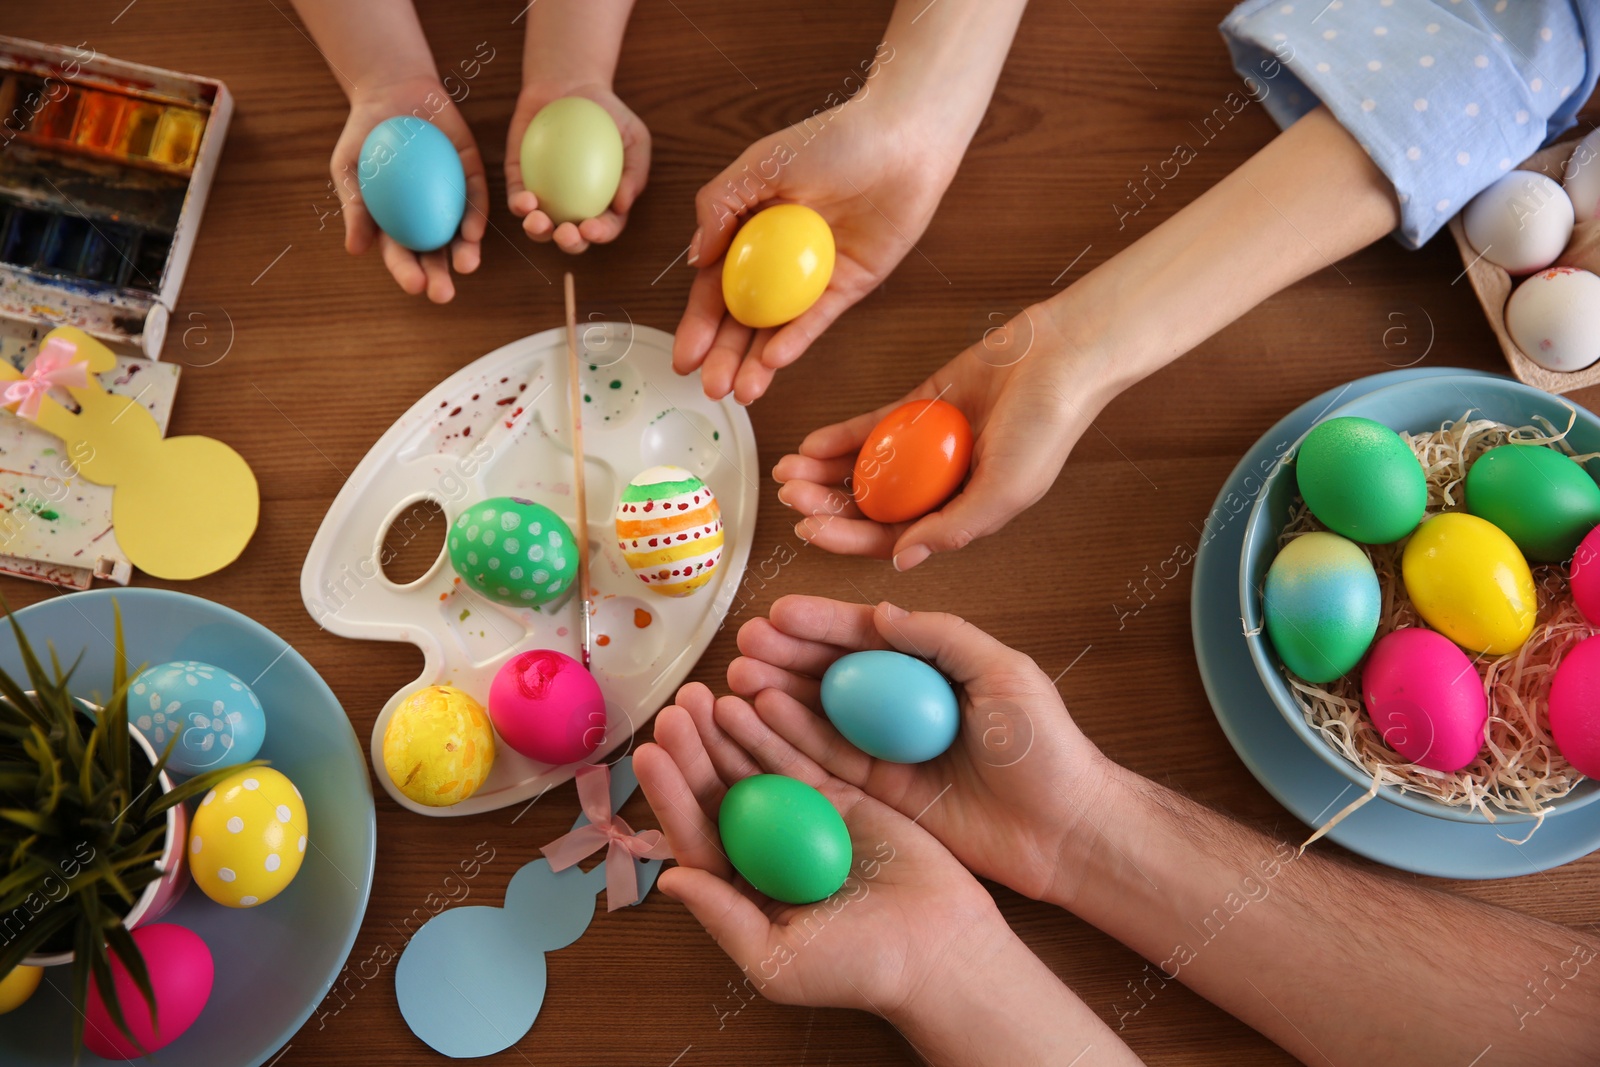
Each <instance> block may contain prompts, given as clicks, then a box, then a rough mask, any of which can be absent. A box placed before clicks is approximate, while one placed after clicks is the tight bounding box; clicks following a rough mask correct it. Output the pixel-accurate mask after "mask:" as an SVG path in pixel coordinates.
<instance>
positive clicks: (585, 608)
mask: <svg viewBox="0 0 1600 1067" xmlns="http://www.w3.org/2000/svg"><path fill="white" fill-rule="evenodd" d="M564 287H565V289H566V297H567V392H568V394H569V395H568V399H569V400H570V401H571V404H572V493H573V497H574V498H575V500H576V502H577V505H578V527H579V528H578V529H577V530H575V531H573V532H574V533H576V534H577V535H578V615H579V620H578V624H579V631H578V633H579V638H578V639H579V641H580V642H582V646H583V666H584V669H585V670H587V669H588V668H589V621H590V617H591V615H592V611H591V608H592V605H591V604H590V603H589V502H588V499H587V495H586V494H585V492H584V477H583V474H584V471H583V378H582V375H581V374H580V372H579V366H578V299H577V296H576V295H575V294H574V291H573V286H572V272H571V271H568V272H567V276H566V281H565V283H564Z"/></svg>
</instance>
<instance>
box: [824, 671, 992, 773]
mask: <svg viewBox="0 0 1600 1067" xmlns="http://www.w3.org/2000/svg"><path fill="white" fill-rule="evenodd" d="M822 710H823V712H824V713H826V714H827V716H828V719H829V721H830V722H832V723H833V725H834V726H836V727H838V729H839V732H840V733H841V734H843V735H844V736H845V740H847V741H849V742H850V743H851V744H852V745H854V746H856V747H857V748H859V749H860V750H861V751H863V752H865V753H866V754H867V755H869V756H875V757H877V758H878V759H881V760H888V761H890V762H892V763H923V762H925V761H927V760H931V759H933V758H934V757H936V756H939V755H942V754H943V753H944V751H945V750H946V749H948V748H949V747H950V745H951V744H952V743H953V742H954V741H955V739H956V730H957V728H958V727H959V726H960V721H961V709H960V707H959V706H958V704H957V703H956V694H955V690H953V689H952V688H950V683H949V682H947V681H946V680H945V677H944V675H942V674H940V673H939V672H938V671H936V670H934V669H933V668H932V667H930V666H929V665H928V664H926V663H924V662H923V661H922V660H920V659H917V658H916V657H915V656H907V655H905V654H904V653H902V652H889V651H884V650H877V649H874V650H871V651H867V652H852V653H850V654H849V655H846V656H840V657H839V658H838V659H836V660H834V661H833V665H832V666H830V667H829V668H828V670H827V672H826V673H825V674H823V676H822Z"/></svg>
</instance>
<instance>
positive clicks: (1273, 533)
mask: <svg viewBox="0 0 1600 1067" xmlns="http://www.w3.org/2000/svg"><path fill="white" fill-rule="evenodd" d="M1469 412H1470V416H1469V417H1470V418H1474V419H1494V420H1495V421H1496V422H1504V423H1507V424H1509V425H1512V426H1525V425H1529V424H1531V423H1532V422H1533V420H1534V419H1535V418H1543V419H1546V420H1548V421H1549V422H1550V424H1551V425H1553V426H1555V427H1556V428H1557V429H1566V427H1567V424H1568V423H1569V422H1571V423H1572V432H1571V434H1570V435H1569V436H1568V438H1567V440H1568V442H1569V443H1570V444H1571V445H1572V446H1573V448H1575V449H1577V451H1578V452H1580V453H1584V452H1600V418H1596V417H1595V415H1594V414H1593V413H1592V412H1590V411H1588V410H1587V409H1585V408H1581V407H1578V406H1577V405H1576V404H1572V403H1570V402H1568V401H1566V400H1563V399H1561V398H1560V397H1558V396H1554V395H1552V394H1550V393H1547V392H1545V391H1544V390H1542V389H1535V388H1533V387H1531V386H1527V385H1523V384H1522V383H1521V382H1514V381H1510V380H1508V379H1505V378H1485V377H1482V376H1480V375H1466V374H1462V375H1455V376H1450V375H1443V376H1439V377H1430V378H1417V379H1412V380H1410V381H1405V382H1398V383H1396V384H1393V385H1389V386H1386V387H1384V388H1381V389H1375V390H1373V391H1372V392H1370V393H1367V394H1365V395H1364V396H1361V397H1357V398H1356V399H1353V400H1350V401H1349V402H1348V403H1345V404H1343V405H1342V406H1340V407H1337V408H1334V409H1333V410H1332V411H1329V412H1328V413H1327V414H1326V415H1324V416H1322V417H1321V418H1319V419H1317V423H1321V422H1324V421H1326V420H1328V419H1338V418H1346V417H1350V416H1355V417H1359V418H1364V419H1371V420H1372V421H1374V422H1381V423H1382V424H1383V425H1385V426H1387V427H1389V428H1390V429H1391V430H1395V431H1397V432H1398V431H1402V430H1403V431H1406V432H1409V433H1426V432H1429V431H1432V430H1437V429H1438V428H1439V427H1440V426H1442V425H1443V424H1444V423H1446V422H1450V421H1453V420H1455V419H1459V418H1461V417H1462V415H1464V414H1468V413H1469ZM1574 415H1576V419H1575V420H1574ZM1313 425H1315V424H1313ZM1308 432H1309V430H1308ZM1301 436H1302V439H1303V437H1304V435H1303V434H1302V435H1301ZM1296 447H1298V442H1296ZM1293 455H1294V450H1291V451H1290V452H1288V453H1287V455H1286V456H1285V458H1284V459H1283V460H1280V461H1279V462H1278V463H1277V464H1276V465H1275V466H1274V467H1273V469H1272V471H1271V472H1270V473H1268V474H1267V476H1266V480H1265V483H1264V485H1263V487H1262V491H1261V495H1260V497H1259V498H1258V499H1257V500H1256V503H1255V506H1254V507H1253V508H1252V509H1251V511H1250V517H1249V519H1248V521H1246V523H1245V528H1244V545H1243V548H1242V549H1241V552H1240V557H1239V571H1240V573H1239V603H1240V606H1241V607H1242V609H1243V615H1244V625H1245V632H1246V636H1245V642H1246V643H1247V644H1248V645H1249V647H1250V658H1251V660H1253V661H1254V663H1255V667H1256V673H1257V674H1259V675H1260V676H1261V680H1262V682H1263V683H1264V684H1265V685H1266V687H1267V694H1268V695H1269V696H1271V697H1272V701H1273V703H1274V704H1276V705H1277V707H1278V711H1279V712H1280V713H1281V714H1282V715H1283V718H1284V721H1285V722H1287V723H1288V724H1289V728H1290V729H1292V730H1293V731H1294V732H1295V733H1296V734H1298V735H1300V738H1301V739H1302V740H1303V741H1305V743H1306V744H1307V745H1309V746H1310V748H1311V750H1312V751H1313V752H1315V753H1316V754H1317V755H1318V756H1320V757H1321V758H1322V760H1323V761H1324V762H1325V763H1327V764H1328V766H1330V767H1332V768H1333V769H1334V770H1335V771H1338V772H1339V773H1340V774H1342V775H1343V776H1344V777H1345V778H1347V779H1349V780H1350V781H1351V782H1352V783H1353V784H1355V785H1357V786H1360V787H1361V789H1362V790H1363V791H1365V790H1366V789H1368V788H1369V787H1370V786H1371V784H1372V778H1371V776H1370V775H1368V774H1367V773H1366V772H1365V771H1363V770H1362V769H1361V768H1360V767H1358V766H1356V765H1355V764H1354V763H1351V762H1350V761H1349V760H1347V759H1345V758H1344V756H1342V755H1340V754H1339V752H1338V751H1336V750H1335V749H1334V748H1333V747H1332V746H1331V745H1329V744H1328V743H1327V741H1325V740H1324V739H1323V737H1322V735H1321V734H1319V733H1318V732H1317V731H1316V730H1314V729H1313V728H1312V727H1311V726H1310V725H1308V724H1307V723H1306V720H1305V716H1304V715H1303V714H1302V713H1301V711H1300V706H1299V704H1297V703H1296V702H1295V699H1294V692H1293V690H1291V689H1290V688H1289V683H1288V682H1287V681H1286V680H1285V678H1284V675H1283V667H1282V662H1281V661H1280V660H1279V659H1278V654H1277V653H1276V652H1275V651H1274V650H1273V648H1272V642H1271V641H1269V640H1268V639H1267V635H1266V633H1265V631H1264V629H1263V626H1262V615H1261V588H1262V583H1263V582H1264V581H1265V579H1266V576H1267V570H1268V568H1270V567H1271V566H1272V560H1273V557H1275V556H1276V555H1277V554H1278V534H1279V533H1280V532H1281V531H1282V530H1283V527H1284V524H1285V523H1287V522H1288V521H1289V512H1290V510H1291V509H1292V508H1293V506H1294V502H1295V499H1296V496H1297V495H1298V492H1299V490H1298V489H1297V488H1296V485H1295V479H1294V474H1293V467H1292V465H1290V464H1289V463H1288V462H1287V460H1288V459H1289V458H1291V457H1292V456H1293ZM1591 462H1592V461H1591ZM1591 473H1592V471H1591ZM1597 796H1600V782H1596V781H1595V780H1593V779H1590V780H1588V781H1585V782H1583V783H1581V784H1580V785H1579V786H1578V787H1577V788H1576V789H1574V790H1573V791H1572V792H1570V793H1568V794H1567V795H1566V796H1564V797H1562V798H1561V799H1560V800H1555V801H1551V803H1550V808H1551V814H1550V815H1548V816H1546V819H1549V818H1553V817H1554V816H1555V815H1558V814H1561V813H1564V812H1568V811H1571V810H1573V809H1575V808H1579V807H1582V806H1583V805H1585V804H1588V803H1590V802H1591V801H1593V800H1594V799H1595V798H1596V797H1597ZM1378 797H1379V798H1381V799H1383V800H1386V801H1388V802H1389V803H1391V804H1398V805H1400V806H1401V807H1403V808H1407V809H1409V810H1411V811H1415V812H1419V813H1420V814H1423V815H1431V816H1433V817H1435V818H1439V819H1451V820H1453V821H1456V822H1470V823H1481V824H1488V823H1489V820H1488V819H1487V818H1486V817H1485V816H1484V814H1483V813H1482V812H1478V811H1468V810H1466V809H1464V808H1453V807H1450V806H1448V805H1445V804H1440V803H1439V802H1438V801H1436V800H1432V799H1430V798H1428V797H1425V796H1421V795H1419V794H1416V793H1407V792H1404V791H1402V790H1400V789H1399V788H1397V787H1395V786H1392V785H1385V786H1381V787H1380V788H1379V789H1378ZM1533 818H1534V816H1532V815H1525V814H1520V813H1509V812H1501V811H1496V812H1495V822H1494V824H1495V825H1499V826H1505V825H1507V824H1509V823H1519V822H1529V821H1532V819H1533Z"/></svg>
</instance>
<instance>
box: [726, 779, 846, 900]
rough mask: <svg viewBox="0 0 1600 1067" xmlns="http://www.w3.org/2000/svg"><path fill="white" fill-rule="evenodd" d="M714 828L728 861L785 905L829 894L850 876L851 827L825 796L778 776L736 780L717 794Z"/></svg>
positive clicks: (763, 891)
mask: <svg viewBox="0 0 1600 1067" xmlns="http://www.w3.org/2000/svg"><path fill="white" fill-rule="evenodd" d="M717 828H718V831H719V832H720V833H721V835H722V847H723V848H724V849H725V850H726V851H727V854H728V860H729V862H731V863H732V864H733V866H734V868H735V869H737V870H738V872H739V873H740V874H742V875H743V876H744V879H745V881H747V882H749V883H750V884H751V885H753V886H755V887H756V889H758V890H760V891H761V892H762V893H765V894H766V895H767V896H769V897H771V898H772V899H774V900H781V901H783V902H784V903H786V904H810V903H813V902H814V901H818V900H821V899H823V898H824V897H829V896H832V895H833V894H834V893H836V892H838V890H839V887H840V886H842V885H844V880H845V878H847V877H848V876H849V874H850V860H851V849H850V831H849V829H847V828H846V827H845V824H844V818H843V817H842V816H841V815H840V814H839V809H837V808H835V807H834V806H833V804H832V803H831V802H830V801H829V800H828V798H827V797H825V796H823V795H822V794H821V793H819V792H817V791H816V790H815V789H813V788H812V787H811V786H809V785H807V784H806V783H804V782H801V781H798V780H796V779H794V778H786V777H784V776H783V775H781V774H755V775H751V776H750V777H749V778H744V779H741V780H740V781H738V782H735V783H734V785H733V788H731V789H729V790H728V793H727V795H726V796H724V797H723V798H722V810H721V811H720V812H719V813H718V814H717Z"/></svg>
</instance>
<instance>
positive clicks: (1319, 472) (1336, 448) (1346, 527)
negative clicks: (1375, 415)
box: [1294, 417, 1428, 545]
mask: <svg viewBox="0 0 1600 1067" xmlns="http://www.w3.org/2000/svg"><path fill="white" fill-rule="evenodd" d="M1294 471H1295V481H1296V483H1297V484H1298V485H1299V488H1300V496H1301V497H1302V498H1304V500H1305V502H1306V506H1307V507H1308V508H1310V509H1311V514H1313V515H1315V516H1316V517H1317V519H1318V520H1319V521H1321V523H1322V524H1323V525H1324V526H1326V527H1327V528H1328V529H1330V530H1332V531H1333V532H1334V533H1337V534H1343V535H1344V536H1345V537H1348V538H1350V539H1351V540H1352V541H1360V542H1361V543H1362V544H1366V545H1386V544H1389V543H1390V542H1393V541H1398V540H1400V538H1402V537H1404V536H1406V534H1408V533H1410V532H1411V531H1412V530H1415V529H1416V528H1417V524H1418V523H1420V522H1421V521H1422V513H1423V511H1424V509H1426V507H1427V505H1428V483H1427V478H1426V476H1425V475H1424V474H1423V472H1422V464H1421V463H1418V462H1417V457H1416V453H1414V452H1412V451H1411V446H1410V445H1408V444H1406V443H1405V442H1404V441H1403V440H1401V439H1400V435H1399V434H1397V433H1395V432H1394V431H1393V430H1391V429H1389V427H1387V426H1385V425H1383V424H1382V423H1381V422H1373V421H1372V420H1371V419H1362V418H1354V417H1346V418H1338V419H1329V420H1328V421H1327V422H1324V423H1320V424H1318V425H1317V427H1316V428H1315V429H1313V430H1312V431H1311V432H1310V433H1308V434H1306V437H1305V440H1303V441H1301V442H1300V449H1299V451H1298V452H1297V453H1296V454H1295V460H1294Z"/></svg>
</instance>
